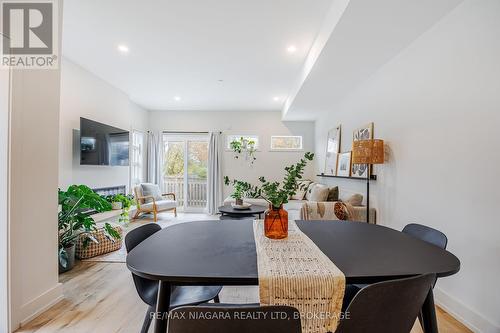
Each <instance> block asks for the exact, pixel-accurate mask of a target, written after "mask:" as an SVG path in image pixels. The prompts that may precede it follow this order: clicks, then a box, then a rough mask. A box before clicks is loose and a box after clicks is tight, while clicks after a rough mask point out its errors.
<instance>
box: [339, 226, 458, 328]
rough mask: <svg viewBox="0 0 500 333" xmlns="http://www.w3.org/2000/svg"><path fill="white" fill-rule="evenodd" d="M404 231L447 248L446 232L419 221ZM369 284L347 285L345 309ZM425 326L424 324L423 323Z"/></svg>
mask: <svg viewBox="0 0 500 333" xmlns="http://www.w3.org/2000/svg"><path fill="white" fill-rule="evenodd" d="M401 232H402V233H404V234H407V235H409V236H411V237H414V238H417V239H420V240H422V241H424V242H427V243H429V244H432V245H434V246H437V247H439V248H441V249H443V250H446V245H447V244H448V238H447V237H446V235H445V234H444V233H442V232H441V231H439V230H436V229H434V228H431V227H428V226H425V225H422V224H417V223H410V224H407V225H406V226H405V227H404V228H403V230H401ZM436 282H437V278H436V277H434V281H433V282H432V288H434V286H435V285H436ZM366 286H367V285H364V284H354V285H352V284H350V285H346V291H345V295H344V303H343V306H342V308H343V309H345V308H346V307H347V306H348V305H349V303H350V302H351V300H352V299H353V298H354V296H355V295H356V294H357V293H358V292H359V291H360V290H361V289H362V288H364V287H366ZM418 321H419V322H420V325H422V324H423V321H422V314H421V313H419V315H418ZM422 327H423V325H422Z"/></svg>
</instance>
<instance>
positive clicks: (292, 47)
mask: <svg viewBox="0 0 500 333" xmlns="http://www.w3.org/2000/svg"><path fill="white" fill-rule="evenodd" d="M286 51H287V52H288V53H295V51H297V47H295V45H290V46H289V47H287V48H286Z"/></svg>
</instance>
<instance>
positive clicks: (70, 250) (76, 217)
mask: <svg viewBox="0 0 500 333" xmlns="http://www.w3.org/2000/svg"><path fill="white" fill-rule="evenodd" d="M58 196H59V207H60V209H59V214H58V229H59V251H58V257H59V272H61V273H62V272H66V271H68V270H70V269H71V268H73V266H74V263H75V246H76V241H77V240H78V238H79V237H81V235H83V237H85V242H84V244H85V243H86V242H90V241H92V242H96V243H97V242H98V241H97V239H95V238H94V237H93V236H92V231H95V230H97V227H96V224H95V221H94V219H92V217H90V216H89V212H92V211H96V212H104V211H109V210H111V204H110V203H109V202H108V201H107V200H106V199H104V198H102V197H101V196H100V195H98V194H97V193H95V192H94V191H92V189H90V188H89V187H87V186H85V185H71V186H70V187H68V189H67V190H66V191H62V190H61V189H59V191H58ZM104 233H105V235H106V237H108V238H109V239H111V240H119V239H120V234H118V232H117V231H116V230H114V229H113V227H112V226H111V225H110V224H109V223H105V224H104Z"/></svg>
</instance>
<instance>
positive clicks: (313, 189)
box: [224, 180, 377, 224]
mask: <svg viewBox="0 0 500 333" xmlns="http://www.w3.org/2000/svg"><path fill="white" fill-rule="evenodd" d="M303 182H306V184H305V186H304V188H303V189H302V190H300V191H297V193H296V195H295V196H293V197H292V198H291V199H289V201H288V203H286V204H285V205H284V206H283V208H284V209H285V210H286V211H287V212H288V218H289V219H290V220H300V219H301V209H302V206H304V204H305V203H307V202H308V203H311V202H336V201H342V200H340V199H339V189H338V187H337V186H333V187H328V186H327V185H324V184H321V183H317V182H312V181H307V180H305V181H303ZM300 185H302V184H300ZM325 188H327V189H328V195H325V192H326V190H325ZM317 192H323V193H322V194H321V193H320V196H319V199H322V198H324V200H316V199H318V196H315V194H316V193H317ZM335 193H336V195H335ZM321 195H322V197H321ZM243 201H244V202H247V203H250V204H252V205H259V206H265V207H267V206H268V205H269V204H268V203H267V201H266V200H264V199H262V198H245V199H243ZM344 201H345V202H347V203H349V204H350V205H351V215H350V216H349V221H359V222H366V206H362V205H361V202H362V201H363V196H362V195H361V194H353V195H350V196H348V197H346V198H344ZM234 202H235V199H233V198H231V197H227V198H226V199H225V200H224V204H225V205H226V204H231V203H234ZM370 223H372V224H376V223H377V211H376V209H375V208H370Z"/></svg>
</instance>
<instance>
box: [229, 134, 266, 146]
mask: <svg viewBox="0 0 500 333" xmlns="http://www.w3.org/2000/svg"><path fill="white" fill-rule="evenodd" d="M242 138H243V140H245V141H246V142H249V143H251V144H252V145H253V148H254V149H259V137H258V136H257V135H236V134H235V135H232V134H231V135H227V136H226V149H227V150H232V149H231V142H233V141H242V140H241V139H242Z"/></svg>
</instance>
